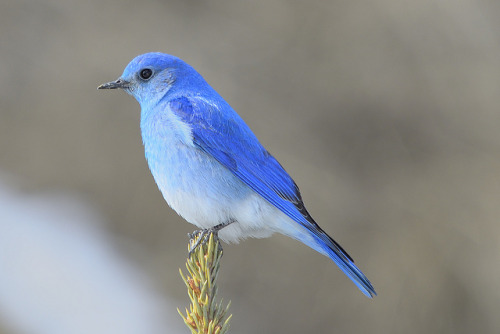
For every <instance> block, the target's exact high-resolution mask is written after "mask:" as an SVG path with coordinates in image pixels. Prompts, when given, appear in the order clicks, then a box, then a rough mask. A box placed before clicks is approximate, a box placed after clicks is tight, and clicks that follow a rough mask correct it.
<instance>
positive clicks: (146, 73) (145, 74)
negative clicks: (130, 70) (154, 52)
mask: <svg viewBox="0 0 500 334" xmlns="http://www.w3.org/2000/svg"><path fill="white" fill-rule="evenodd" d="M152 75H153V71H152V70H151V69H150V68H144V69H142V70H141V72H140V73H139V76H140V77H141V79H143V80H148V79H149V78H151V76H152Z"/></svg>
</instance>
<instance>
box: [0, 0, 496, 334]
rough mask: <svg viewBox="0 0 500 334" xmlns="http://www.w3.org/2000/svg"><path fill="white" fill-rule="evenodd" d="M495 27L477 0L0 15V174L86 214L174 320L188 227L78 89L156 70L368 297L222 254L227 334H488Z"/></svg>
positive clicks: (279, 248) (492, 318) (91, 89)
mask: <svg viewBox="0 0 500 334" xmlns="http://www.w3.org/2000/svg"><path fill="white" fill-rule="evenodd" d="M499 14H500V3H499V2H498V1H487V0H484V1H472V0H463V1H428V0H421V1H387V0H382V1H371V0H361V1H319V0H318V1H283V0H281V1H279V0H272V1H271V0H266V1H194V0H193V1H185V0H183V1H181V0H179V1H130V0H125V1H111V0H101V1H76V0H66V1H62V0H52V1H51V0H18V1H9V0H3V1H2V2H1V3H0V170H1V171H2V172H3V173H7V174H9V175H12V176H15V177H16V178H18V179H20V180H22V188H23V190H24V191H26V192H39V191H47V190H64V191H71V192H75V193H78V194H80V195H81V196H83V197H84V198H86V199H87V200H88V201H89V202H90V203H92V205H93V206H95V207H96V208H97V209H98V210H99V211H100V212H101V213H102V214H103V216H104V217H105V218H106V220H107V222H108V225H107V226H106V229H107V230H108V231H110V232H111V233H112V234H113V235H114V236H116V240H117V244H118V246H117V247H118V248H119V249H120V251H121V252H122V253H123V254H125V255H126V256H127V257H129V258H130V259H132V261H133V262H135V263H137V265H139V266H141V267H142V268H143V269H144V270H145V271H146V272H147V273H148V275H151V277H153V279H154V280H155V281H156V282H157V285H158V286H160V287H161V288H162V289H163V290H162V291H163V292H162V293H164V294H165V296H170V297H173V298H175V299H177V300H178V304H179V305H178V306H179V307H183V306H184V305H187V296H186V295H185V287H184V285H183V283H182V281H181V280H180V278H179V276H178V268H179V267H183V266H184V260H185V256H186V247H187V237H186V233H187V232H190V231H192V230H193V229H194V227H193V226H191V225H189V224H187V223H186V222H184V221H183V220H182V219H181V218H179V217H178V216H176V214H175V213H174V212H173V211H172V210H170V209H169V208H168V206H167V205H166V204H165V203H164V201H163V199H162V197H161V194H160V193H159V191H158V190H157V188H156V185H155V184H154V181H153V179H152V177H151V175H150V173H149V171H148V169H147V165H146V162H145V159H144V157H143V149H142V146H141V138H140V131H139V105H138V104H137V103H136V102H135V100H133V98H131V97H128V96H126V95H125V94H124V93H122V92H103V91H97V90H96V87H97V85H98V84H100V83H103V82H107V81H110V80H114V79H116V78H117V77H118V76H119V75H120V74H121V72H122V70H123V68H124V67H125V66H126V65H127V63H128V62H129V61H130V60H131V59H132V58H133V57H135V56H136V55H138V54H140V53H144V52H148V51H163V52H167V53H171V54H174V55H177V56H179V57H181V58H183V59H184V60H185V61H187V62H188V63H190V64H191V65H193V66H194V67H195V68H196V69H197V70H198V71H199V72H200V73H201V74H202V75H203V76H204V77H205V78H206V79H207V81H208V82H209V83H211V85H212V86H213V87H214V88H215V89H216V90H217V91H218V92H219V93H220V94H221V95H222V96H223V97H224V98H225V99H226V100H227V101H228V102H229V103H230V104H231V105H232V106H233V107H234V108H235V110H236V111H237V112H238V113H239V114H240V115H241V116H242V117H243V119H245V120H246V122H247V123H248V124H249V125H250V127H251V128H252V129H253V130H254V132H255V133H256V135H257V136H258V137H259V138H260V140H261V142H262V143H263V144H264V145H265V146H266V148H267V149H268V150H269V151H270V152H272V153H273V154H274V155H275V157H276V158H277V159H278V160H279V161H280V162H281V163H282V164H283V165H284V166H285V168H286V169H287V171H288V172H289V173H290V174H291V175H292V176H293V177H294V179H295V181H296V182H297V183H298V185H299V186H300V188H301V190H302V194H303V197H304V200H305V203H306V204H307V206H308V208H309V211H310V212H311V214H312V215H313V216H314V217H315V219H316V220H317V221H318V223H319V224H320V225H321V226H322V227H323V228H324V229H325V230H326V231H327V232H329V233H330V234H332V235H333V236H334V237H335V238H336V239H337V240H338V241H339V242H340V244H341V245H343V246H344V248H346V250H347V251H348V252H349V253H350V254H351V256H353V257H354V259H355V260H356V263H357V264H358V265H359V267H360V268H361V269H362V270H363V271H364V272H365V273H366V274H367V276H368V277H369V278H370V280H371V281H372V283H373V284H374V286H375V288H376V290H377V292H378V294H379V296H378V297H376V298H375V299H374V300H369V299H367V298H366V297H364V296H363V295H362V294H361V293H360V292H359V291H358V290H357V289H356V288H355V286H354V285H353V284H352V283H351V282H350V281H349V280H348V279H346V278H345V277H344V275H343V274H342V273H341V272H340V271H339V270H338V269H337V268H336V266H335V265H334V264H333V263H331V262H330V261H329V260H328V259H327V258H325V257H323V256H320V255H318V254H317V253H315V252H313V251H312V250H310V249H308V248H307V247H305V246H303V245H301V244H300V243H298V242H295V241H293V240H290V239H287V238H285V237H281V236H273V237H272V238H270V239H263V240H247V241H245V242H243V243H241V244H240V245H237V246H235V245H226V246H225V248H224V250H225V255H224V258H223V263H222V272H221V275H220V278H219V284H220V296H223V297H224V298H225V299H226V300H228V299H230V300H232V313H233V314H234V316H233V321H232V332H233V333H334V332H335V333H361V332H369V333H472V332H474V333H498V332H499V331H500V318H499V316H498V313H499V310H500V289H499V288H500V286H499V284H500V277H499V276H500V227H499V223H498V217H499V214H500V206H499V205H498V200H499V198H500V176H499V173H500V155H499V140H500V135H499V132H498V126H499V121H500V115H499V113H498V108H499V105H500V101H499V96H500V94H499V85H500V39H499V37H500V36H499V33H500V20H499ZM110 298H112V296H110ZM179 321H182V320H181V319H180V318H179ZM7 327H8V326H7V325H6V324H5V323H4V322H3V321H2V317H1V316H0V328H4V329H3V330H2V329H0V332H1V333H9V334H10V333H13V332H12V331H11V332H8V331H7V329H6V328H7ZM164 332H165V333H168V332H169V330H168V328H167V329H165V331H164ZM186 332H187V329H186Z"/></svg>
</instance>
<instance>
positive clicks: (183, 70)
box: [98, 53, 376, 297]
mask: <svg viewBox="0 0 500 334" xmlns="http://www.w3.org/2000/svg"><path fill="white" fill-rule="evenodd" d="M98 88H99V89H116V88H121V89H123V90H125V92H127V93H128V94H130V95H132V96H133V97H135V98H136V100H137V101H138V102H139V104H140V105H141V133H142V141H143V143H144V149H145V155H146V160H147V162H148V165H149V168H150V170H151V173H152V174H153V177H154V179H155V181H156V183H157V185H158V187H159V188H160V191H161V192H162V194H163V197H164V198H165V200H166V201H167V203H168V204H169V205H170V206H171V207H172V209H174V210H175V211H176V212H177V213H178V214H179V215H181V216H182V217H183V218H184V219H186V220H187V221H188V222H190V223H192V224H194V225H196V226H198V227H200V228H201V229H205V230H211V231H218V234H219V237H220V239H222V240H223V241H225V242H237V241H238V240H240V239H244V238H248V237H256V238H263V237H268V236H270V235H271V234H273V233H274V232H278V233H281V234H284V235H287V236H289V237H291V238H294V239H296V240H298V241H301V242H302V243H304V244H306V245H307V246H309V247H311V248H312V249H314V250H316V251H318V252H319V253H321V254H324V255H326V256H328V257H329V258H331V259H332V260H333V261H334V262H335V263H336V264H337V265H338V266H339V267H340V269H341V270H342V271H343V272H344V273H345V274H346V275H347V276H348V277H349V278H350V279H351V280H352V281H353V282H354V284H356V285H357V286H358V288H359V289H360V290H361V291H362V292H363V293H364V294H365V295H366V296H368V297H372V296H373V295H376V292H375V290H374V288H373V286H372V285H371V283H370V281H369V280H368V278H366V276H365V275H364V274H363V273H362V272H361V270H359V269H358V268H357V267H356V265H355V264H354V261H353V260H352V258H351V257H350V256H349V255H348V254H347V252H346V251H344V249H342V247H341V246H340V245H339V244H338V243H337V242H336V241H335V240H333V239H332V238H331V237H330V236H329V235H328V234H326V233H325V232H324V231H323V230H322V229H321V228H320V227H319V226H318V224H316V222H315V221H314V219H313V218H312V217H311V215H310V214H309V212H307V210H306V208H305V206H304V203H303V202H302V198H301V195H300V191H299V188H298V187H297V185H296V184H295V182H294V181H293V180H292V178H291V177H290V176H289V175H288V173H287V172H286V171H285V170H284V169H283V167H282V166H281V165H280V163H279V162H278V161H277V160H276V159H275V158H274V157H273V156H272V155H271V154H270V153H269V152H268V151H267V150H266V149H265V148H264V147H263V146H262V145H261V144H260V142H259V140H258V139H257V137H255V135H254V134H253V133H252V131H251V130H250V128H249V127H248V126H247V125H246V124H245V122H244V121H243V120H242V119H241V118H240V116H238V114H237V113H236V112H235V111H234V110H233V108H231V106H230V105H229V104H228V103H227V102H226V101H225V100H224V99H223V98H222V97H221V96H220V95H219V94H218V93H217V92H216V91H215V90H214V89H213V88H212V87H211V86H210V85H209V84H208V83H207V82H206V81H205V79H203V77H202V76H201V75H200V74H199V73H198V72H196V70H194V69H193V68H192V67H191V66H190V65H188V64H186V63H185V62H184V61H182V60H181V59H179V58H177V57H174V56H171V55H167V54H163V53H147V54H143V55H140V56H137V57H136V58H135V59H133V60H132V61H131V62H130V64H128V66H127V67H126V68H125V70H124V72H123V74H122V75H121V77H120V78H118V79H117V80H116V81H112V82H109V83H106V84H103V85H101V86H99V87H98Z"/></svg>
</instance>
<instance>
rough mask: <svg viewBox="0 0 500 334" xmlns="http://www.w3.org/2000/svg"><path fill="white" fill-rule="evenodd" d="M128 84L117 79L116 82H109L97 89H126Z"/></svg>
mask: <svg viewBox="0 0 500 334" xmlns="http://www.w3.org/2000/svg"><path fill="white" fill-rule="evenodd" d="M129 84H130V83H129V82H128V81H125V80H123V79H122V78H119V79H118V80H115V81H111V82H108V83H105V84H102V85H100V86H99V87H97V89H117V88H128V85H129Z"/></svg>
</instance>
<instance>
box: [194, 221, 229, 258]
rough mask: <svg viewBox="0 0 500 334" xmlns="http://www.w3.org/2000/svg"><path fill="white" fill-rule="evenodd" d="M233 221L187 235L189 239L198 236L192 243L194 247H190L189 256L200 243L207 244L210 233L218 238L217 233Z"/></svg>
mask: <svg viewBox="0 0 500 334" xmlns="http://www.w3.org/2000/svg"><path fill="white" fill-rule="evenodd" d="M234 222H235V220H233V219H231V220H229V221H227V222H224V223H220V224H217V225H215V226H212V227H210V228H206V229H203V230H196V231H194V232H193V233H188V236H189V238H190V239H194V238H195V237H196V236H198V235H199V238H198V240H197V241H196V242H195V243H194V245H193V246H192V247H191V249H190V250H189V256H191V254H192V253H193V251H194V250H195V249H196V247H198V246H199V245H200V244H201V243H206V242H207V236H209V235H210V233H215V236H218V232H219V231H220V230H222V229H223V228H224V227H226V226H228V225H231V224H232V223H234Z"/></svg>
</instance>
